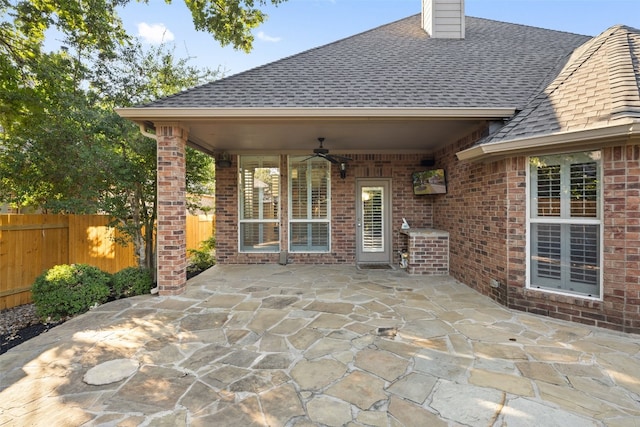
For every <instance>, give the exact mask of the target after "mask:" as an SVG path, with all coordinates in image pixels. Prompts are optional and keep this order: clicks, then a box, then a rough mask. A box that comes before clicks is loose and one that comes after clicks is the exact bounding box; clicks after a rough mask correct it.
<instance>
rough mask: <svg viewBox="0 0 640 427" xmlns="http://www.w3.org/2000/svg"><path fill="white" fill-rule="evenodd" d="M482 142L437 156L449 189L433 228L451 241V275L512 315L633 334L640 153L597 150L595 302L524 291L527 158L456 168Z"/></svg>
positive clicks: (636, 328)
mask: <svg viewBox="0 0 640 427" xmlns="http://www.w3.org/2000/svg"><path fill="white" fill-rule="evenodd" d="M481 134H482V131H479V132H478V133H476V134H474V135H470V136H469V137H467V138H465V139H463V140H461V141H459V142H458V144H456V145H455V146H451V147H447V148H446V149H443V150H442V151H440V152H438V153H436V159H438V161H439V166H441V167H443V168H445V170H446V171H447V180H448V184H449V185H448V194H447V195H446V196H444V197H439V198H437V199H435V203H434V207H433V211H434V227H435V228H438V229H443V230H447V231H449V233H450V257H451V267H450V270H451V275H452V276H454V277H455V278H456V279H458V280H460V281H461V282H463V283H465V284H467V285H469V286H470V287H472V288H474V289H476V290H478V291H479V292H481V293H483V294H485V295H488V296H490V297H491V298H493V299H494V300H496V301H497V302H499V303H501V304H503V305H506V306H508V307H510V308H513V309H517V310H522V311H526V312H529V313H535V314H541V315H545V316H549V317H553V318H557V319H562V320H568V321H573V322H577V323H582V324H586V325H592V326H598V327H603V328H608V329H614V330H620V331H625V332H633V333H640V207H639V206H640V162H639V159H640V147H638V146H637V145H630V146H625V147H610V148H603V149H602V154H603V164H602V167H603V176H604V188H603V205H604V247H603V254H602V255H603V268H604V271H603V280H604V284H603V301H595V300H593V299H589V298H581V297H579V296H569V295H559V294H553V293H549V292H544V291H540V290H536V289H527V288H526V263H527V259H526V224H527V222H526V221H527V218H526V206H527V199H526V188H527V176H526V175H527V174H526V169H527V157H526V156H518V157H510V158H506V159H500V160H495V161H487V162H484V163H483V162H478V163H471V162H460V161H458V160H457V158H456V157H455V153H457V152H458V151H460V150H463V149H465V148H469V147H470V146H472V145H473V141H475V140H477V138H478V137H480V136H481ZM491 279H494V280H496V281H497V282H498V283H499V286H498V287H497V288H495V287H492V286H491Z"/></svg>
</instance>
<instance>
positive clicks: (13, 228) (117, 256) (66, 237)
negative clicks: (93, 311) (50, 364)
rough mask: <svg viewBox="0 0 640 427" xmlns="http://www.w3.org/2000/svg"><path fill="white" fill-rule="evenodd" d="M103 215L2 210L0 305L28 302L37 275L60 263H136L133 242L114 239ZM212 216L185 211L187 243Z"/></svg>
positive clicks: (111, 266) (200, 235)
mask: <svg viewBox="0 0 640 427" xmlns="http://www.w3.org/2000/svg"><path fill="white" fill-rule="evenodd" d="M108 222H109V219H108V217H106V216H104V215H15V214H2V215H0V310H1V309H5V308H11V307H15V306H18V305H22V304H28V303H30V302H31V291H30V287H31V285H32V284H33V282H34V281H35V279H36V277H38V276H39V275H40V274H42V273H43V272H44V271H46V270H48V269H49V268H51V267H53V266H54V265H59V264H71V263H85V264H90V265H94V266H96V267H98V268H100V269H102V270H104V271H108V272H110V273H115V272H116V271H119V270H121V269H123V268H125V267H129V266H134V265H136V259H135V254H134V251H133V246H132V245H130V246H129V247H123V246H121V245H119V244H117V243H115V242H114V241H113V237H114V235H115V234H114V233H115V232H116V231H115V230H114V229H113V228H110V227H107V224H108ZM213 224H214V220H213V217H212V216H206V215H200V216H194V215H189V216H187V230H186V232H187V248H188V249H195V248H197V247H198V246H199V244H200V242H201V241H203V240H206V239H208V238H209V237H211V236H212V235H213V232H214V225H213Z"/></svg>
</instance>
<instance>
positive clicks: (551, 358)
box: [0, 265, 640, 427]
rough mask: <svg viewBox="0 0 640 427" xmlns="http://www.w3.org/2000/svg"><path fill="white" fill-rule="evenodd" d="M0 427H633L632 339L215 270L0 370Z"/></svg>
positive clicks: (352, 281) (395, 285) (398, 284)
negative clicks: (178, 290)
mask: <svg viewBox="0 0 640 427" xmlns="http://www.w3.org/2000/svg"><path fill="white" fill-rule="evenodd" d="M0 366H1V370H0V426H4V425H7V426H8V425H33V426H53V425H55V426H78V425H91V426H94V425H95V426H98V425H105V426H107V425H108V426H112V425H113V426H165V425H167V426H169V425H171V426H180V425H183V426H211V425H215V426H232V425H233V426H291V427H293V426H318V425H326V426H342V425H350V426H439V425H442V426H446V425H449V426H461V425H468V426H503V425H504V426H506V425H508V426H541V425H544V426H563V427H568V426H580V427H584V426H603V425H606V426H620V427H623V426H638V425H639V424H638V420H639V419H640V337H638V336H637V335H625V334H621V333H617V332H609V331H606V330H602V329H597V328H592V327H588V326H582V325H579V324H573V323H565V322H561V321H556V320H553V319H549V318H544V317H539V316H534V315H529V314H526V313H522V312H517V311H512V310H508V309H506V308H504V307H502V306H500V305H498V304H496V303H495V302H493V301H492V300H490V299H488V298H486V297H484V296H482V295H480V294H478V293H477V292H475V291H474V290H472V289H470V288H468V287H467V286H465V285H463V284H461V283H459V282H457V281H455V280H454V279H452V278H450V277H446V276H445V277H424V276H422V277H417V276H409V275H407V274H406V273H405V272H404V271H402V270H395V271H394V270H391V271H388V270H358V269H356V268H355V267H353V266H297V265H287V266H280V265H254V266H246V265H243V266H216V267H214V268H212V269H210V270H208V271H207V272H205V273H203V274H201V275H199V276H197V277H196V278H194V279H192V280H191V281H190V282H189V285H188V290H187V292H186V293H185V294H183V295H180V296H174V297H159V296H151V295H148V296H141V297H135V298H130V299H125V300H119V301H115V302H112V303H108V304H105V305H103V306H101V307H99V308H97V309H95V310H93V311H91V312H89V313H86V314H84V315H81V316H79V317H77V318H75V319H72V320H70V321H68V322H66V323H64V324H63V325H60V326H58V327H56V328H54V329H52V330H51V331H50V332H47V333H45V334H43V335H40V336H38V337H36V338H34V339H32V340H30V341H28V342H26V343H24V344H22V345H20V346H17V347H15V348H13V349H11V350H9V351H8V352H7V353H5V354H4V355H1V356H0Z"/></svg>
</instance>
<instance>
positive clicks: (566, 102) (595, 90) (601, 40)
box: [480, 25, 640, 144]
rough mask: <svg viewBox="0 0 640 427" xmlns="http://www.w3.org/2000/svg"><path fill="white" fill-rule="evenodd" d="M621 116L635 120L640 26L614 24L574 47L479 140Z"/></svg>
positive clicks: (639, 98) (603, 122) (639, 113)
mask: <svg viewBox="0 0 640 427" xmlns="http://www.w3.org/2000/svg"><path fill="white" fill-rule="evenodd" d="M624 120H627V121H628V120H640V30H637V29H634V28H630V27H626V26H622V25H617V26H614V27H611V28H609V29H608V30H606V31H605V32H603V33H602V34H600V35H599V36H597V37H595V38H593V39H592V40H591V41H589V42H588V43H585V44H584V45H583V46H581V47H580V48H579V49H577V50H576V51H575V53H574V54H573V55H572V57H571V59H570V60H569V62H567V64H566V66H565V67H564V69H563V70H562V72H560V73H559V74H558V76H557V77H556V78H555V79H554V81H553V82H551V83H550V84H549V85H548V86H547V87H546V89H545V90H544V91H542V92H541V93H540V94H539V95H538V96H537V97H536V98H535V99H534V100H533V101H532V102H531V103H530V104H529V105H528V106H527V107H526V108H525V109H523V111H521V112H520V113H519V114H518V115H516V116H515V117H514V118H513V119H512V120H511V121H510V122H509V123H508V124H507V125H506V126H505V127H503V128H502V129H501V130H500V131H499V132H497V133H496V134H495V135H493V136H491V137H489V138H487V139H485V140H484V141H481V142H480V144H486V143H498V142H499V143H504V142H507V141H511V140H518V139H523V138H528V137H534V136H535V137H538V136H543V135H551V134H555V133H560V132H574V131H582V130H589V129H597V128H603V127H607V126H614V125H616V124H618V123H622V121H624Z"/></svg>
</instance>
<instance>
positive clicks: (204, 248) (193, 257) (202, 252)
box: [187, 236, 216, 272]
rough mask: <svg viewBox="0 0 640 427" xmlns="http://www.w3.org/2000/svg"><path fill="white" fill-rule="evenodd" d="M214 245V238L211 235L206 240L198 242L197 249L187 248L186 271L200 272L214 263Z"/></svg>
mask: <svg viewBox="0 0 640 427" xmlns="http://www.w3.org/2000/svg"><path fill="white" fill-rule="evenodd" d="M215 247H216V238H215V236H211V237H210V238H208V239H207V240H203V241H202V242H200V247H199V248H198V249H189V251H188V252H189V265H188V266H187V271H188V272H200V271H204V270H206V269H207V268H209V267H212V266H213V265H215V263H216V259H215V255H214V253H215V252H214V249H215Z"/></svg>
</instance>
